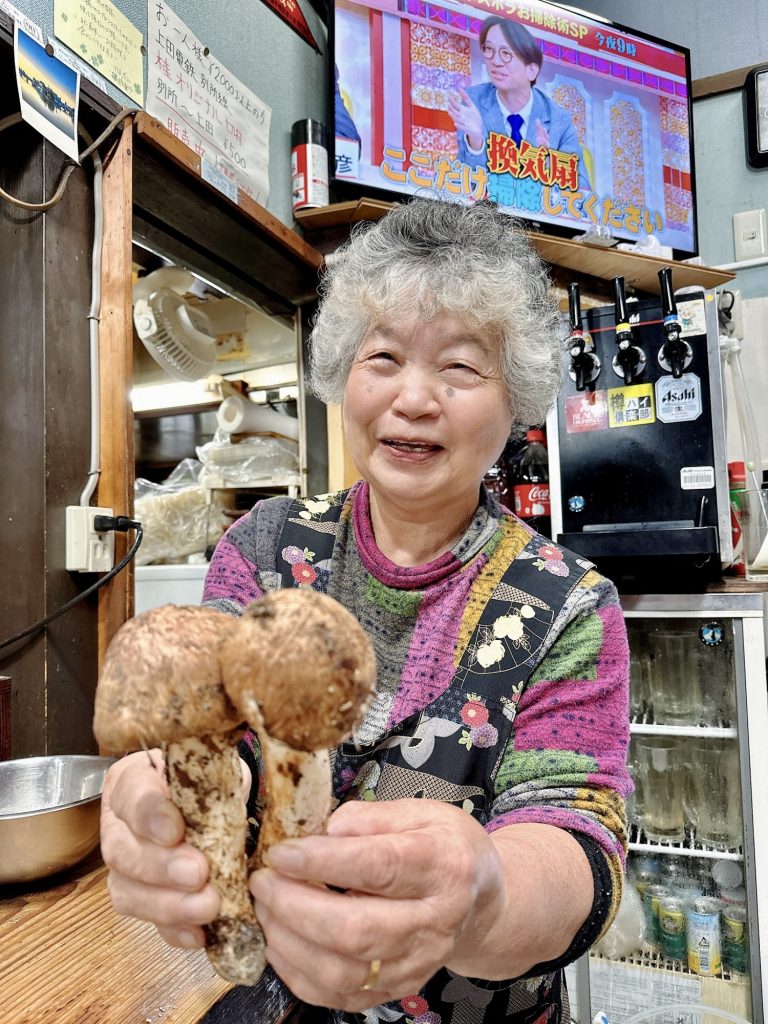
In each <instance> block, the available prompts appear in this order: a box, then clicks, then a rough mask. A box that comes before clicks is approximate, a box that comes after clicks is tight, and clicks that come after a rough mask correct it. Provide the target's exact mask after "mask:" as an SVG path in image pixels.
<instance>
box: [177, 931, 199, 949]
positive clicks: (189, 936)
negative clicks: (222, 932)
mask: <svg viewBox="0 0 768 1024" xmlns="http://www.w3.org/2000/svg"><path fill="white" fill-rule="evenodd" d="M177 938H178V940H179V944H180V945H181V946H183V947H184V949H198V948H199V947H200V946H201V945H202V943H201V942H200V939H199V938H198V937H197V935H196V934H195V933H194V932H179V933H178V936H177Z"/></svg>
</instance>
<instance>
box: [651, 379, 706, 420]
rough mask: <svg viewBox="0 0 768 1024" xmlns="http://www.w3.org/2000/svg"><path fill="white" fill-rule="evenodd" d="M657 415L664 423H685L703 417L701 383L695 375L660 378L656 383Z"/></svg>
mask: <svg viewBox="0 0 768 1024" xmlns="http://www.w3.org/2000/svg"><path fill="white" fill-rule="evenodd" d="M656 415H657V416H658V418H659V419H660V420H661V422H662V423H684V422H685V421H687V420H697V419H698V418H699V416H701V381H700V380H699V378H698V377H697V375H696V374H695V373H684V374H683V375H682V377H680V378H679V379H678V380H675V378H674V377H671V376H670V377H659V379H658V380H657V381H656Z"/></svg>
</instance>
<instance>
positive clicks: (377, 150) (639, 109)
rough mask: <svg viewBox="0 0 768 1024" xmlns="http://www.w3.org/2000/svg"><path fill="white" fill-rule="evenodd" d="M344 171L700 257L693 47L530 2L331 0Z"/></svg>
mask: <svg viewBox="0 0 768 1024" xmlns="http://www.w3.org/2000/svg"><path fill="white" fill-rule="evenodd" d="M334 63H335V119H334V129H335V130H334V136H335V144H334V152H335V178H336V181H337V182H349V183H351V184H353V185H355V186H359V187H361V188H362V189H363V190H364V189H365V188H368V189H376V190H384V191H385V192H387V193H394V194H396V193H401V194H413V193H417V192H422V193H425V190H426V193H425V194H430V193H431V194H433V195H438V196H439V197H441V198H445V199H454V200H455V201H457V202H472V201H473V200H476V199H479V198H483V197H486V198H490V199H492V200H494V201H495V202H497V203H498V204H499V206H500V207H502V208H503V209H505V210H507V211H509V212H510V213H514V214H516V215H518V216H520V217H523V218H525V219H527V220H533V221H537V222H539V223H541V224H542V225H547V224H551V225H557V226H558V227H561V228H567V229H568V230H569V232H571V233H574V234H575V233H580V232H584V231H594V230H595V229H599V228H603V229H607V231H609V232H610V233H611V234H612V235H614V236H616V237H618V238H620V239H622V240H626V241H644V240H646V239H647V236H649V235H650V236H655V238H656V239H657V240H658V241H659V243H660V244H661V245H664V246H670V247H671V248H672V249H674V250H675V251H676V252H678V253H681V254H694V253H695V252H696V223H695V205H694V191H693V168H692V138H691V117H690V102H689V93H690V71H689V62H688V53H687V50H685V49H684V48H682V47H674V46H672V45H670V44H665V43H663V42H661V41H659V40H654V39H652V38H650V37H647V36H641V35H639V34H636V33H631V32H629V31H627V30H624V29H622V28H620V27H618V26H616V25H611V24H609V23H606V22H604V21H601V20H598V19H592V18H590V17H588V16H586V15H583V14H581V13H576V12H573V11H569V10H566V9H565V8H561V7H558V6H556V5H554V4H550V3H544V2H539V0H528V2H527V3H513V2H511V0H468V2H464V3H453V2H450V0H438V2H435V3H428V2H426V0H355V2H350V0H336V3H335V13H334Z"/></svg>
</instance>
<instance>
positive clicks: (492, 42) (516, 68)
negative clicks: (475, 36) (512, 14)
mask: <svg viewBox="0 0 768 1024" xmlns="http://www.w3.org/2000/svg"><path fill="white" fill-rule="evenodd" d="M483 47H484V48H485V47H488V48H489V50H493V51H494V52H493V54H492V56H491V57H485V54H484V55H483V56H484V59H485V66H486V68H487V70H488V77H489V78H490V80H491V82H493V84H494V85H495V86H496V88H497V89H498V90H499V91H500V92H508V93H517V94H519V95H520V96H521V97H526V98H527V96H528V95H529V94H530V91H531V86H532V84H533V82H535V81H536V77H537V75H538V73H539V70H540V68H539V65H538V64H526V63H524V61H523V60H522V58H521V57H519V56H518V55H517V54H516V53H515V51H514V50H513V49H512V48H511V47H510V45H509V43H508V42H507V37H506V36H505V35H504V32H503V30H502V28H501V26H500V25H494V26H493V27H492V28H490V29H489V30H488V34H487V35H486V37H485V42H484V44H483ZM501 51H503V54H504V56H505V57H506V56H508V55H509V54H511V55H512V57H511V60H510V61H509V63H505V62H504V60H503V59H502V52H501ZM522 105H523V106H524V104H522Z"/></svg>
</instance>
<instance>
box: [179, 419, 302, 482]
mask: <svg viewBox="0 0 768 1024" xmlns="http://www.w3.org/2000/svg"><path fill="white" fill-rule="evenodd" d="M197 456H198V458H199V459H200V462H201V463H202V470H201V473H200V483H201V484H203V485H205V486H206V487H260V486H264V485H265V484H266V485H269V484H273V483H278V482H279V483H281V484H286V483H295V484H298V482H299V447H298V444H297V443H296V442H295V441H290V440H288V439H287V438H284V437H274V436H272V435H260V434H248V435H246V436H245V437H244V439H243V440H242V441H239V442H238V443H237V444H235V443H234V442H233V441H232V438H231V436H230V435H229V434H228V433H226V432H225V431H223V430H217V431H216V433H215V434H214V435H213V440H212V441H209V442H208V444H204V445H201V447H200V448H198V449H197Z"/></svg>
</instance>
